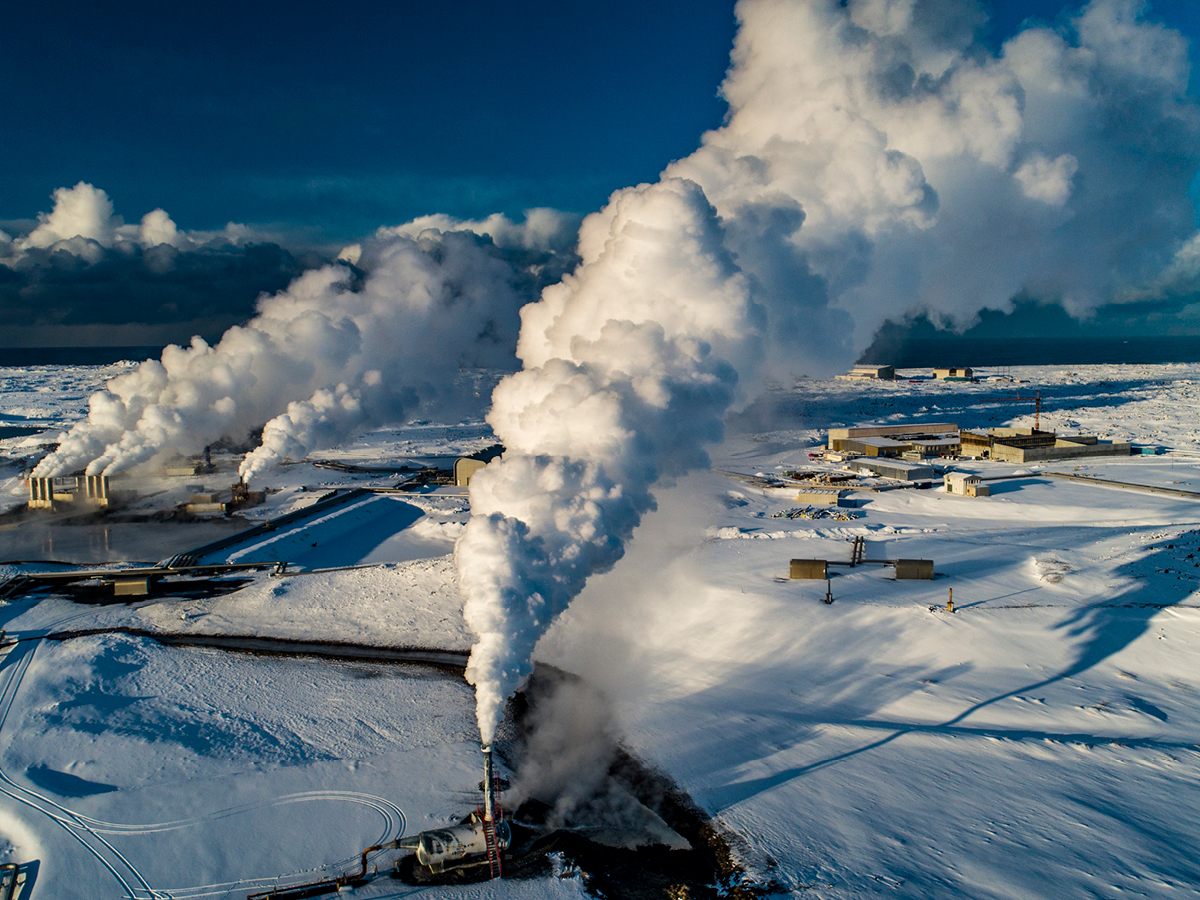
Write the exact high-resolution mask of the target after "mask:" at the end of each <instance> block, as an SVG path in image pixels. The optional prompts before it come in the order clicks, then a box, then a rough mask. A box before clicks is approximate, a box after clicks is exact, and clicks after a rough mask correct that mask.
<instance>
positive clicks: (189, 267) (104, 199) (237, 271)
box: [0, 182, 327, 343]
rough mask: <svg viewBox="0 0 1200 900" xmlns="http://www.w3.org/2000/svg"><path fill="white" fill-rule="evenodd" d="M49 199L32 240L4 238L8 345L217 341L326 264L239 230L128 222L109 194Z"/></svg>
mask: <svg viewBox="0 0 1200 900" xmlns="http://www.w3.org/2000/svg"><path fill="white" fill-rule="evenodd" d="M53 199H54V205H53V208H52V209H51V211H50V212H49V213H41V214H40V215H39V216H38V218H37V221H36V223H34V224H33V227H32V228H31V229H30V230H29V231H28V233H26V234H24V235H20V234H18V235H17V236H16V237H12V236H10V235H8V234H6V233H4V232H0V315H2V316H3V317H4V319H5V321H6V322H8V323H9V324H10V326H11V327H10V331H9V333H8V335H7V339H8V340H9V341H10V342H15V343H21V342H22V341H24V340H28V341H34V342H36V341H38V340H42V341H45V340H50V341H59V340H66V341H70V340H77V341H81V343H93V342H95V340H96V339H97V338H102V337H103V336H105V335H115V334H119V333H130V332H133V331H139V330H140V331H143V332H146V333H147V334H150V335H152V334H155V333H171V332H178V331H179V330H180V329H189V328H190V329H196V330H200V331H203V332H205V333H209V334H211V333H213V332H214V331H215V333H216V334H220V333H221V332H222V331H224V329H225V328H227V327H228V326H229V325H230V324H231V323H233V322H237V321H244V320H245V319H247V318H249V317H250V316H252V315H253V314H254V301H255V299H256V298H257V297H258V296H259V294H262V293H264V292H268V293H274V292H275V291H279V290H282V289H283V288H284V287H286V286H287V285H288V283H290V282H291V281H292V280H293V279H295V278H296V277H297V276H299V275H300V274H302V273H303V272H304V271H305V270H306V269H311V268H313V267H314V266H316V265H320V264H322V263H324V262H326V261H327V260H324V259H322V258H320V257H319V256H318V255H316V254H313V253H303V254H296V253H293V252H291V251H289V250H287V249H285V248H284V247H282V246H281V245H280V244H279V243H278V241H279V237H278V236H277V235H272V234H267V233H262V232H258V231H255V230H253V229H250V228H247V227H246V226H244V225H237V224H235V223H230V224H228V225H227V226H226V227H225V228H224V229H222V230H220V231H185V230H181V229H180V228H179V227H178V226H177V225H176V224H175V222H174V221H173V220H172V219H171V217H170V216H169V215H168V214H167V213H166V212H165V211H163V210H162V209H155V210H152V211H150V212H148V213H146V215H144V216H143V217H142V219H141V221H140V223H138V224H128V225H127V224H125V222H124V220H123V219H122V218H121V217H120V216H118V215H116V214H115V213H114V212H113V203H112V200H111V199H110V198H109V196H108V195H107V194H106V193H105V192H104V191H103V190H100V189H99V188H96V187H94V186H92V185H90V184H87V183H85V182H80V183H79V184H76V185H75V186H74V187H72V188H59V189H58V190H56V191H55V192H54V194H53ZM173 326H174V327H173ZM183 333H184V334H185V335H188V334H191V333H194V332H193V331H187V330H185V331H184V332H183ZM22 336H24V337H22ZM81 338H82V339H83V340H81Z"/></svg>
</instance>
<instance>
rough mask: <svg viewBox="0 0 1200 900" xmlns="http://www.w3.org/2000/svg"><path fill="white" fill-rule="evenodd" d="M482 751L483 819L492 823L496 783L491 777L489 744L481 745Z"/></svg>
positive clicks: (490, 748)
mask: <svg viewBox="0 0 1200 900" xmlns="http://www.w3.org/2000/svg"><path fill="white" fill-rule="evenodd" d="M480 749H481V750H483V818H484V821H486V822H492V821H494V811H495V793H496V781H495V779H494V778H493V777H492V747H491V744H481V745H480Z"/></svg>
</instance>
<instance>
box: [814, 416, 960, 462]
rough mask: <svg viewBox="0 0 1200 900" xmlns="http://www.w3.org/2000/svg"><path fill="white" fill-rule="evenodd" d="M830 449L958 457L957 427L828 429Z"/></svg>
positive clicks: (925, 424) (864, 453)
mask: <svg viewBox="0 0 1200 900" xmlns="http://www.w3.org/2000/svg"><path fill="white" fill-rule="evenodd" d="M828 446H829V449H830V450H833V451H835V452H838V453H857V454H858V455H859V456H883V457H905V456H907V457H908V458H916V459H921V458H924V457H926V456H957V455H958V451H959V440H958V426H957V425H955V424H953V423H947V422H923V423H922V422H917V423H913V424H911V425H874V426H868V427H865V428H830V429H829V443H828Z"/></svg>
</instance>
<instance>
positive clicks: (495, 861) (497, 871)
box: [479, 806, 504, 878]
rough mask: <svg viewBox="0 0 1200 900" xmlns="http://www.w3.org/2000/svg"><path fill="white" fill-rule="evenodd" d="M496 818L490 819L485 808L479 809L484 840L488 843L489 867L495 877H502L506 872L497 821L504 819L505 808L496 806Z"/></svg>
mask: <svg viewBox="0 0 1200 900" xmlns="http://www.w3.org/2000/svg"><path fill="white" fill-rule="evenodd" d="M495 816H496V818H495V819H488V818H487V817H486V816H485V815H484V814H483V810H482V809H481V810H479V818H480V820H481V821H482V822H483V840H484V842H485V843H486V844H487V858H488V867H489V868H490V869H491V872H492V877H493V878H500V877H501V876H502V875H503V874H504V873H503V870H502V868H501V864H500V846H499V843H498V842H497V840H496V823H497V822H503V821H504V810H503V809H501V808H500V807H499V806H497V807H496V811H495Z"/></svg>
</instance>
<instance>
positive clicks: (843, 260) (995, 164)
mask: <svg viewBox="0 0 1200 900" xmlns="http://www.w3.org/2000/svg"><path fill="white" fill-rule="evenodd" d="M1143 6H1144V4H1142V3H1139V2H1135V0H1093V2H1091V3H1089V4H1088V5H1087V6H1086V7H1084V8H1083V9H1082V11H1081V12H1080V13H1079V15H1078V16H1077V17H1076V18H1075V19H1074V20H1073V21H1072V25H1071V27H1070V29H1069V30H1063V31H1055V30H1051V29H1045V28H1034V29H1029V30H1026V31H1024V32H1022V33H1021V34H1018V35H1017V36H1015V37H1014V38H1012V39H1011V40H1009V41H1008V42H1007V43H1006V44H1005V45H1004V47H1003V48H1002V51H1001V53H1000V54H999V55H998V56H997V55H994V54H992V53H990V52H989V51H988V50H987V49H986V48H984V47H983V46H982V45H980V44H979V43H978V42H977V41H976V37H975V36H976V32H977V30H978V28H979V27H980V26H981V25H982V24H983V23H984V21H985V16H984V14H983V8H982V6H981V4H980V3H978V2H975V0H849V2H839V0H741V2H739V3H738V6H737V16H738V20H739V30H738V35H737V39H736V43H735V46H734V49H733V62H732V66H731V68H730V70H729V74H728V76H727V78H726V81H725V83H724V85H723V87H722V93H723V95H724V96H725V98H726V99H727V100H728V101H729V104H730V111H729V115H728V117H727V120H726V124H725V125H723V126H722V127H721V128H720V129H717V130H715V131H712V132H709V133H708V134H706V135H704V138H703V141H702V146H701V147H700V149H699V150H697V151H696V153H694V154H693V155H691V156H690V157H688V158H687V159H684V160H680V161H678V162H676V163H673V164H672V165H671V166H669V167H668V168H667V170H666V172H665V173H664V177H663V181H662V182H661V183H659V184H657V185H643V186H641V187H637V188H630V189H627V190H625V191H621V192H618V193H617V194H615V195H614V196H613V198H612V200H611V201H610V203H609V205H608V206H607V207H606V208H605V210H603V211H602V212H600V213H597V214H595V215H594V216H590V217H588V219H586V220H585V221H584V223H583V226H582V228H581V230H580V236H579V254H580V256H581V258H582V260H583V261H582V263H581V265H580V266H579V268H578V269H576V271H575V273H574V274H573V275H570V276H568V277H566V278H564V280H563V282H562V283H561V284H559V285H554V286H552V287H550V288H547V289H546V290H545V291H544V292H543V295H542V299H541V301H540V302H539V303H537V304H533V305H531V306H528V307H526V308H525V309H524V310H522V316H521V317H522V328H521V335H520V340H519V344H518V356H519V357H520V359H521V361H522V363H523V367H524V368H523V370H522V371H521V372H519V373H517V374H515V375H513V376H510V377H509V378H508V379H506V380H505V381H504V382H502V383H501V384H500V385H499V387H498V388H497V389H496V392H495V394H494V396H493V407H492V411H491V413H490V415H489V418H488V421H489V422H490V423H491V425H492V427H493V429H494V431H495V433H496V435H497V437H498V438H499V439H500V440H501V441H502V442H503V443H504V445H505V446H506V447H507V452H506V453H505V455H504V456H503V457H502V458H501V459H500V460H497V461H494V462H493V463H491V464H490V465H489V466H487V467H486V468H485V469H484V470H482V471H481V472H479V473H478V474H476V476H475V477H474V478H473V479H472V482H471V504H472V511H473V517H472V519H471V521H470V523H469V524H468V526H467V528H466V531H465V533H464V535H463V537H462V538H461V539H460V541H459V544H458V547H457V559H458V565H459V572H460V585H461V589H462V591H463V593H464V595H465V597H466V606H465V614H466V616H467V621H468V623H469V624H470V626H471V627H472V628H473V629H474V630H475V632H476V634H477V635H478V637H479V640H478V642H477V643H476V645H475V648H474V650H473V652H472V656H471V662H470V665H469V667H468V670H467V677H468V679H469V680H470V681H471V682H472V683H473V684H474V685H475V688H476V697H477V704H478V711H477V712H478V720H479V728H480V733H481V737H482V738H483V740H484V741H485V742H490V740H491V739H492V736H493V734H494V730H495V727H496V724H497V720H498V718H499V716H500V715H501V714H502V710H503V705H504V702H505V700H506V698H507V697H508V696H509V695H510V694H511V693H512V692H513V691H514V690H516V689H517V688H518V687H519V686H520V685H521V684H522V682H523V681H524V679H526V678H527V677H528V675H529V673H530V671H531V666H532V664H531V658H532V656H533V652H534V648H535V646H536V644H537V642H538V640H539V639H540V638H541V636H542V635H543V634H544V633H545V631H546V630H547V628H548V627H549V626H550V624H551V623H552V621H553V620H554V618H555V617H556V616H558V615H559V614H561V613H562V611H563V610H564V609H565V608H566V607H567V605H568V604H569V603H570V601H571V600H572V599H573V598H574V597H575V596H576V595H577V594H578V593H579V591H580V590H581V589H582V587H583V585H584V583H585V581H586V580H587V578H588V577H589V576H590V575H592V574H594V573H598V572H603V571H606V570H607V569H609V568H611V567H612V566H613V565H614V564H615V563H616V562H617V560H619V559H620V558H621V555H622V553H623V549H624V544H625V542H626V541H627V540H628V538H629V536H630V535H631V533H632V531H633V529H634V527H635V526H636V525H637V524H638V522H639V521H640V519H641V517H642V516H643V515H644V514H645V513H646V511H647V510H649V509H651V508H652V507H653V505H654V498H653V493H652V490H653V488H654V486H655V484H656V483H657V482H658V481H660V480H661V479H663V478H669V477H671V476H674V475H677V474H679V473H682V472H685V471H687V470H688V469H690V468H693V467H696V466H702V465H705V453H704V446H705V445H706V444H707V443H709V442H712V441H716V440H719V439H720V436H721V422H722V419H723V417H724V414H725V412H726V410H727V409H728V407H729V405H730V404H731V403H732V402H733V401H734V398H735V391H736V390H737V389H738V385H739V376H740V385H741V388H742V390H744V391H747V392H750V391H752V390H753V385H754V384H755V383H756V381H757V379H758V378H759V377H760V376H761V375H762V374H769V375H771V376H772V377H778V376H780V375H783V374H786V373H789V372H792V373H794V372H799V371H810V372H822V373H829V372H831V371H833V370H836V369H837V368H840V367H841V366H844V365H846V364H847V363H849V362H851V361H853V358H854V351H855V350H857V349H861V348H862V347H865V346H866V345H867V344H868V343H869V341H870V339H871V337H872V335H873V334H874V332H875V330H876V329H877V328H878V326H879V325H880V324H881V323H882V322H883V321H884V320H885V319H886V318H888V317H899V316H901V315H903V314H904V313H911V312H915V311H918V310H920V311H924V312H926V313H928V314H931V315H932V316H934V317H935V318H937V319H939V320H943V321H944V320H949V321H952V322H957V323H960V324H966V323H967V322H968V321H969V320H970V319H971V317H973V316H974V315H975V314H976V313H977V312H978V311H979V310H980V309H982V308H984V307H994V308H1005V307H1006V306H1007V305H1008V304H1009V303H1010V301H1011V299H1012V298H1013V296H1014V295H1016V294H1018V293H1019V292H1020V291H1022V290H1026V291H1030V292H1032V293H1034V294H1035V295H1038V296H1041V297H1043V298H1045V299H1051V300H1052V299H1059V300H1061V301H1062V302H1064V303H1065V304H1066V305H1067V307H1068V308H1069V309H1073V310H1075V311H1077V312H1080V311H1086V310H1087V309H1089V308H1091V307H1094V306H1095V305H1097V304H1098V303H1101V302H1104V301H1106V300H1108V299H1110V298H1112V297H1113V296H1114V295H1115V294H1117V293H1118V292H1120V291H1122V290H1126V289H1128V288H1129V286H1132V285H1140V284H1145V283H1148V282H1151V281H1152V280H1153V279H1155V278H1158V277H1159V276H1160V274H1161V273H1162V271H1163V269H1164V268H1165V267H1166V266H1167V265H1169V264H1170V262H1171V260H1172V258H1173V255H1174V254H1175V253H1176V252H1177V251H1179V250H1180V249H1181V248H1182V247H1184V245H1185V243H1186V242H1187V241H1188V240H1189V239H1190V238H1191V237H1192V233H1193V231H1194V228H1193V224H1192V222H1193V218H1192V217H1193V209H1192V205H1191V203H1190V201H1189V199H1188V196H1187V188H1188V184H1189V182H1190V181H1191V179H1192V178H1193V176H1194V174H1195V172H1196V169H1197V164H1198V161H1200V139H1198V138H1200V128H1198V123H1200V119H1198V118H1197V115H1196V109H1195V107H1194V105H1193V104H1192V103H1191V102H1190V101H1189V100H1188V99H1187V98H1186V96H1185V91H1186V87H1187V75H1188V60H1187V45H1186V42H1185V41H1184V39H1183V38H1182V37H1181V36H1180V35H1179V34H1178V33H1176V32H1173V31H1171V30H1169V29H1166V28H1164V27H1162V26H1160V25H1156V24H1153V23H1147V22H1144V21H1142V20H1141V19H1140V13H1141V11H1142V8H1143Z"/></svg>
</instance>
